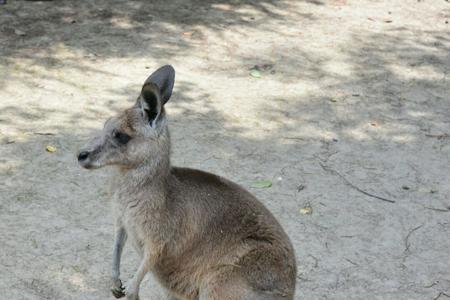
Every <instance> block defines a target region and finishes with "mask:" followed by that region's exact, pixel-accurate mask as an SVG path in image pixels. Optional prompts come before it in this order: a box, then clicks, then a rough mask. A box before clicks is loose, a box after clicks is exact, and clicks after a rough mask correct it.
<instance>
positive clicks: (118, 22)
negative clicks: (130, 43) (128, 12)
mask: <svg viewBox="0 0 450 300" xmlns="http://www.w3.org/2000/svg"><path fill="white" fill-rule="evenodd" d="M111 24H112V25H114V26H115V27H118V28H120V29H131V28H134V27H135V26H134V25H133V24H132V21H131V20H130V19H129V18H128V17H126V18H125V17H113V18H111Z"/></svg>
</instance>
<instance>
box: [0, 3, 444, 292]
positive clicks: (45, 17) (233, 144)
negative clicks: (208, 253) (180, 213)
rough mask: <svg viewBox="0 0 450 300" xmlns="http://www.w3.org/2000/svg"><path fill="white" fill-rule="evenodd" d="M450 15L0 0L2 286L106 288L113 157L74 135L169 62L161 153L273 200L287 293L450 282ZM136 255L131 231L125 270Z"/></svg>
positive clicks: (413, 288) (426, 288)
mask: <svg viewBox="0 0 450 300" xmlns="http://www.w3.org/2000/svg"><path fill="white" fill-rule="evenodd" d="M449 21H450V3H449V2H448V1H444V0H422V1H416V0H414V1H413V0H408V1H403V0H393V1H369V0H361V1H356V0H354V1H351V0H328V1H327V0H309V1H307V0H295V1H294V0H259V1H256V0H255V1H254V0H233V1H228V0H212V1H206V0H204V1H199V0H173V1H172V0H169V1H167V0H164V1H162V0H152V1H143V0H141V1H139V0H134V1H122V0H112V1H106V0H98V1H68V0H66V1H56V0H55V1H43V2H39V1H13V0H10V1H8V3H7V4H6V5H0V290H2V291H3V292H2V293H3V295H5V296H4V297H7V298H8V299H112V295H110V292H109V281H108V278H109V270H110V263H111V252H112V243H113V225H112V219H111V214H110V204H109V199H108V193H107V186H106V181H107V176H108V170H107V169H104V170H100V171H95V172H88V171H85V170H82V169H81V168H79V166H78V165H77V162H76V159H75V153H76V151H77V149H78V147H80V146H81V145H82V144H83V143H84V141H85V139H86V137H87V136H88V135H89V134H90V133H92V131H93V130H95V129H98V128H101V126H102V123H103V121H104V120H105V119H106V118H108V117H109V116H111V115H112V114H114V113H116V112H118V111H120V110H122V109H123V108H125V107H127V106H129V105H131V104H132V103H133V101H134V100H135V98H136V97H137V94H138V92H139V89H140V87H141V84H142V83H143V81H144V80H145V78H146V77H147V76H148V74H149V73H150V72H151V71H153V70H154V69H155V68H157V67H158V66H160V65H162V64H165V63H170V64H172V65H173V66H174V67H175V69H176V70H177V82H176V87H175V91H174V94H173V97H172V99H171V100H170V102H169V103H168V104H167V111H168V113H169V117H170V122H171V124H170V126H171V133H172V138H173V163H174V164H176V165H181V166H189V167H196V168H200V169H203V170H207V171H210V172H214V173H217V174H220V175H222V176H225V177H227V178H229V179H232V180H234V181H236V182H238V183H240V184H241V185H243V186H244V187H246V188H248V189H249V190H250V191H251V192H252V193H254V194H255V195H256V196H258V197H259V198H260V199H261V201H262V202H263V203H264V204H265V205H267V207H268V208H269V209H270V210H271V211H272V212H273V213H274V214H275V215H276V217H277V218H278V219H279V220H280V222H281V223H282V225H283V226H284V228H285V229H286V231H287V232H288V234H289V235H290V237H291V239H292V242H293V243H294V245H295V249H296V255H297V259H298V267H299V274H298V289H297V299H396V300H398V299H408V300H413V299H417V300H423V299H430V300H431V299H438V298H439V299H446V298H448V297H449V296H450V250H449V249H450V236H449V232H450V200H449V198H450V184H449V182H450V172H449V166H450V99H449V97H450V88H449V86H450V75H449V72H450V24H448V22H449ZM255 66H256V67H255ZM252 69H253V70H254V69H257V70H258V72H259V73H258V72H253V73H252V74H253V75H260V78H257V77H254V76H251V75H250V72H251V70H252ZM47 146H54V147H56V152H48V151H46V147H47ZM258 180H270V181H271V182H272V186H271V187H268V188H255V187H253V186H254V183H255V182H257V181H258ZM377 197H378V198H377ZM386 200H389V201H386ZM304 207H308V208H311V209H312V213H311V214H308V212H311V210H309V211H308V210H301V209H302V208H304ZM137 264H138V259H137V256H136V254H135V253H134V251H133V250H132V249H131V247H127V248H126V251H125V255H124V263H123V272H122V273H123V275H122V277H123V279H124V281H127V279H128V278H130V276H131V275H132V274H133V272H134V271H135V270H136V268H137ZM162 295H163V291H162V290H161V288H160V287H159V285H158V284H157V283H156V282H155V281H154V279H153V278H151V277H149V278H147V279H145V281H144V283H143V285H142V297H141V298H142V299H161V298H162V297H163V296H162Z"/></svg>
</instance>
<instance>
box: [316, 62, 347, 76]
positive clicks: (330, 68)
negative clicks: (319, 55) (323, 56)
mask: <svg viewBox="0 0 450 300" xmlns="http://www.w3.org/2000/svg"><path fill="white" fill-rule="evenodd" d="M323 70H324V71H326V72H327V73H330V74H339V75H340V76H350V75H351V74H352V66H351V65H350V64H348V63H346V62H343V61H334V60H330V61H328V62H326V63H324V65H323Z"/></svg>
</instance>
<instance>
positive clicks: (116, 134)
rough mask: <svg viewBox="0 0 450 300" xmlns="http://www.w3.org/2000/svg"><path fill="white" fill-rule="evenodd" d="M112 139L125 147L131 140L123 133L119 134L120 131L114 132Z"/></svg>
mask: <svg viewBox="0 0 450 300" xmlns="http://www.w3.org/2000/svg"><path fill="white" fill-rule="evenodd" d="M114 138H115V139H116V141H118V142H119V143H120V144H122V145H125V144H126V143H128V141H129V140H130V139H131V136H129V135H128V134H126V133H123V132H120V131H116V132H114Z"/></svg>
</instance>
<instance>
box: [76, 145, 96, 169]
mask: <svg viewBox="0 0 450 300" xmlns="http://www.w3.org/2000/svg"><path fill="white" fill-rule="evenodd" d="M90 154H91V152H90V151H86V150H81V151H80V152H79V153H78V155H77V158H78V163H79V164H80V166H82V167H83V168H85V169H92V164H91V162H90V159H89V156H90Z"/></svg>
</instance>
